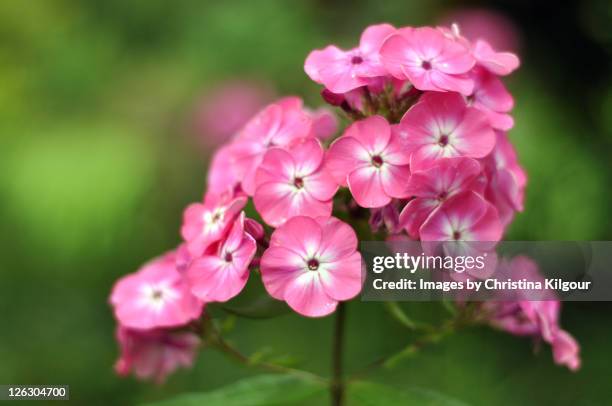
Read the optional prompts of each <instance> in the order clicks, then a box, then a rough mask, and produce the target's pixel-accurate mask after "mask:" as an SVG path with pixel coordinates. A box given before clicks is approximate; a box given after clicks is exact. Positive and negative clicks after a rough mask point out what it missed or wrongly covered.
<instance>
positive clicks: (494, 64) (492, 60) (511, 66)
mask: <svg viewBox="0 0 612 406" xmlns="http://www.w3.org/2000/svg"><path fill="white" fill-rule="evenodd" d="M472 52H473V54H474V57H475V58H476V60H477V61H478V64H479V65H481V66H484V67H485V68H487V69H488V70H489V71H491V72H493V73H495V74H496V75H501V76H504V75H509V74H510V73H512V71H514V70H515V69H516V68H518V67H519V65H520V61H519V59H518V57H517V56H516V55H514V54H513V53H511V52H496V51H495V50H494V49H493V48H492V47H491V45H489V43H488V42H486V41H484V40H477V41H476V43H475V44H474V48H473V50H472Z"/></svg>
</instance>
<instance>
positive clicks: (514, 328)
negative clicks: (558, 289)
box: [484, 256, 580, 371]
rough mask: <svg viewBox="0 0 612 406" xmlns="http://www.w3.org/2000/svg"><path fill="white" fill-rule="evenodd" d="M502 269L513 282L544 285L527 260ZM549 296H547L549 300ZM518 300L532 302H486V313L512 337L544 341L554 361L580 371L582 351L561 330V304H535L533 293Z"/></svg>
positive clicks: (520, 258) (510, 262)
mask: <svg viewBox="0 0 612 406" xmlns="http://www.w3.org/2000/svg"><path fill="white" fill-rule="evenodd" d="M500 266H501V267H506V269H508V270H509V272H510V275H512V277H513V279H517V280H518V279H520V278H521V277H523V278H525V279H528V280H533V281H536V280H540V281H543V277H542V275H541V274H540V273H539V270H538V266H537V264H536V263H535V262H534V261H533V260H531V259H530V258H527V257H525V256H518V257H515V258H513V259H512V260H507V259H505V260H503V261H502V262H501V263H500ZM551 294H554V292H551V293H550V294H548V293H545V296H546V297H549V296H550V295H551ZM518 296H519V297H520V296H524V297H528V298H531V300H511V301H498V302H487V303H485V304H484V309H485V312H487V313H488V314H489V319H490V323H491V324H492V325H493V326H495V327H497V328H499V329H501V330H504V331H507V332H508V333H510V334H514V335H519V336H531V337H534V338H536V339H541V340H543V341H545V342H547V343H549V344H550V345H551V346H552V350H553V357H554V360H555V362H556V363H557V364H559V365H565V366H567V367H568V368H569V369H570V370H572V371H576V370H577V369H578V368H580V354H579V353H580V347H579V346H578V343H577V342H576V340H575V339H574V338H573V337H572V336H571V335H570V334H569V333H567V332H566V331H565V330H563V329H561V327H560V326H559V314H560V313H561V302H559V301H558V300H533V299H534V298H533V297H532V296H533V294H532V293H530V292H521V291H518Z"/></svg>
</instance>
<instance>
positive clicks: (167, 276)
mask: <svg viewBox="0 0 612 406" xmlns="http://www.w3.org/2000/svg"><path fill="white" fill-rule="evenodd" d="M110 303H111V304H112V306H113V308H114V312H115V317H116V318H117V320H119V322H120V323H121V324H122V325H124V326H126V327H130V328H135V329H151V328H157V327H175V326H179V325H183V324H186V323H188V322H189V321H191V320H193V319H195V318H197V317H199V316H200V314H201V312H202V308H203V303H202V302H201V301H200V300H198V299H197V298H196V297H194V296H193V295H191V293H190V292H189V287H188V286H187V284H186V283H185V281H184V279H183V276H182V275H181V273H179V272H178V270H177V269H176V258H175V253H174V252H171V253H169V254H166V255H164V256H162V257H159V258H156V259H154V260H152V261H151V262H149V263H147V264H145V265H144V266H143V267H142V268H141V269H140V270H138V272H136V273H133V274H131V275H127V276H125V277H123V278H121V279H120V280H118V281H117V282H116V283H115V286H114V287H113V291H112V293H111V297H110Z"/></svg>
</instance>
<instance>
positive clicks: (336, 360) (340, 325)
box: [330, 302, 346, 406]
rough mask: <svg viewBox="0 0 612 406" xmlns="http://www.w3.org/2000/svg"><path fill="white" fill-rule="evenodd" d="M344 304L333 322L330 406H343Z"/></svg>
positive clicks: (337, 311) (340, 304) (340, 305)
mask: <svg viewBox="0 0 612 406" xmlns="http://www.w3.org/2000/svg"><path fill="white" fill-rule="evenodd" d="M345 306H346V305H345V303H344V302H340V303H339V304H338V309H337V310H336V318H335V322H334V341H333V347H332V351H333V352H332V380H331V385H330V390H331V401H332V402H331V404H332V406H341V405H343V404H344V389H345V387H344V377H343V368H342V356H343V346H344V324H345V318H346V308H345Z"/></svg>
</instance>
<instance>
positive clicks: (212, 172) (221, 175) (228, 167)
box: [207, 144, 242, 195]
mask: <svg viewBox="0 0 612 406" xmlns="http://www.w3.org/2000/svg"><path fill="white" fill-rule="evenodd" d="M234 161H235V157H234V152H233V148H232V144H229V145H225V146H224V147H222V148H220V149H218V150H217V151H216V152H215V154H214V155H213V158H212V162H211V164H210V167H209V168H208V176H207V186H208V188H207V191H208V193H209V194H214V195H223V194H231V195H234V194H236V192H237V191H239V190H240V183H241V180H242V179H241V177H240V175H241V174H240V173H239V172H238V171H237V170H236V165H235V162H234Z"/></svg>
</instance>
